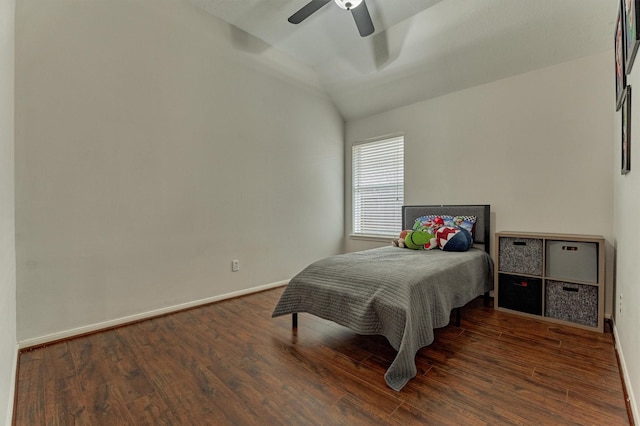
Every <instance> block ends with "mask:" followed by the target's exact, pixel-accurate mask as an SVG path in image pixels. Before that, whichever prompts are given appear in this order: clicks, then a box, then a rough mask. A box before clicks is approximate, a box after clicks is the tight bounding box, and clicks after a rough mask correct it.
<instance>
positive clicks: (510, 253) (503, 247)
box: [498, 237, 542, 276]
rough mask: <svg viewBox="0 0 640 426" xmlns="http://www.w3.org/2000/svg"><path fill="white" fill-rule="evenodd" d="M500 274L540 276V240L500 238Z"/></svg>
mask: <svg viewBox="0 0 640 426" xmlns="http://www.w3.org/2000/svg"><path fill="white" fill-rule="evenodd" d="M499 249H500V264H499V266H498V267H499V270H500V271H501V272H514V273H517V274H528V275H536V276H542V240H541V239H538V238H513V237H501V238H500V247H499Z"/></svg>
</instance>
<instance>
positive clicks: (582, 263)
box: [545, 240, 598, 284]
mask: <svg viewBox="0 0 640 426" xmlns="http://www.w3.org/2000/svg"><path fill="white" fill-rule="evenodd" d="M546 258H547V263H546V274H545V275H546V276H547V277H549V278H556V279H559V280H569V281H584V282H589V283H594V284H595V283H597V282H598V244H597V243H583V242H576V241H555V240H547V254H546Z"/></svg>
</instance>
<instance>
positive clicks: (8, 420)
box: [4, 344, 18, 425]
mask: <svg viewBox="0 0 640 426" xmlns="http://www.w3.org/2000/svg"><path fill="white" fill-rule="evenodd" d="M17 374H18V345H17V344H16V346H15V350H14V351H13V364H12V366H11V383H10V385H9V398H7V399H8V401H7V418H6V420H5V422H4V424H5V425H11V424H13V423H12V422H13V405H14V400H15V397H16V380H17V377H16V376H17Z"/></svg>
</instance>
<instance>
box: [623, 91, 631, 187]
mask: <svg viewBox="0 0 640 426" xmlns="http://www.w3.org/2000/svg"><path fill="white" fill-rule="evenodd" d="M620 158H621V168H620V172H621V174H623V175H626V174H627V173H629V172H630V171H631V86H627V89H626V90H625V95H624V97H623V101H622V146H621V152H620Z"/></svg>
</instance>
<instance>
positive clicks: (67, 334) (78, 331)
mask: <svg viewBox="0 0 640 426" xmlns="http://www.w3.org/2000/svg"><path fill="white" fill-rule="evenodd" d="M288 282H289V280H285V281H278V282H275V283H271V284H265V285H261V286H258V287H252V288H249V289H246V290H240V291H234V292H232V293H227V294H221V295H219V296H213V297H207V298H205V299H200V300H194V301H192V302H187V303H181V304H179V305H173V306H167V307H166V308H160V309H154V310H153V311H148V312H142V313H140V314H135V315H129V316H126V317H121V318H116V319H113V320H109V321H104V322H100V323H96V324H90V325H86V326H83V327H78V328H72V329H70V330H65V331H61V332H57V333H52V334H47V335H45V336H40V337H35V338H32V339H26V340H21V341H19V342H18V347H19V349H24V348H30V347H32V346H39V345H43V344H46V343H50V342H55V341H57V340H62V339H68V338H71V337H75V336H80V335H82V334H87V333H92V332H95V331H99V330H104V329H107V328H112V327H117V326H119V325H123V324H128V323H132V322H135V321H141V320H145V319H149V318H153V317H157V316H160V315H165V314H170V313H172V312H177V311H181V310H184V309H189V308H194V307H196V306H200V305H206V304H208V303H213V302H219V301H221V300H225V299H231V298H233V297H238V296H244V295H247V294H251V293H258V292H260V291H264V290H269V289H272V288H276V287H281V286H283V285H285V284H287V283H288ZM9 424H10V423H9Z"/></svg>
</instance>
